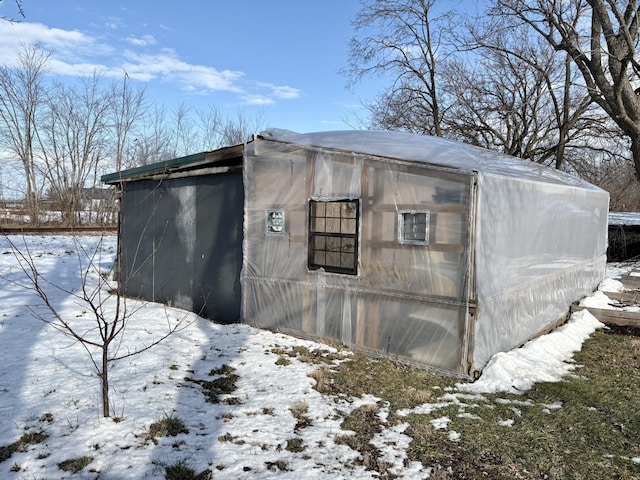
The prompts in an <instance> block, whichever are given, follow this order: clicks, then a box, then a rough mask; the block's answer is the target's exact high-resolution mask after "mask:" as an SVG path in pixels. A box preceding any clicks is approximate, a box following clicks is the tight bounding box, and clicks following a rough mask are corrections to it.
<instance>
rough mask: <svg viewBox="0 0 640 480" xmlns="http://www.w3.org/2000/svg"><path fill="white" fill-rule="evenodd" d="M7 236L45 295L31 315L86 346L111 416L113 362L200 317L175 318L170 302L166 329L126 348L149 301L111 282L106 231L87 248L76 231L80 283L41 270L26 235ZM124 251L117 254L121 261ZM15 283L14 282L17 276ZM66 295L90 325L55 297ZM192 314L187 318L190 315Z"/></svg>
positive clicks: (30, 282) (29, 280)
mask: <svg viewBox="0 0 640 480" xmlns="http://www.w3.org/2000/svg"><path fill="white" fill-rule="evenodd" d="M6 240H7V241H8V243H9V244H10V246H11V249H12V253H13V255H14V256H15V258H16V260H17V261H18V264H19V266H20V268H21V269H22V272H23V273H24V274H25V276H26V282H25V283H23V284H21V286H22V287H23V288H25V289H27V290H30V291H31V292H33V293H34V294H35V295H37V297H39V299H40V300H41V305H40V307H42V306H44V307H45V308H44V311H43V310H42V309H41V308H37V307H34V306H29V307H28V308H29V310H30V311H31V313H32V315H33V316H34V317H35V318H37V319H38V320H41V321H43V322H44V323H46V324H47V325H49V326H50V327H52V328H54V329H56V330H58V331H60V332H61V333H63V334H64V335H66V336H68V337H70V338H71V339H73V340H74V341H76V342H78V343H79V344H80V345H81V346H82V347H83V348H84V350H85V351H86V353H87V355H88V357H89V359H90V360H91V364H92V366H93V369H94V371H95V373H96V375H97V376H98V378H99V379H100V384H101V390H102V412H103V415H104V417H110V416H111V409H110V403H109V368H110V366H111V365H112V364H113V362H116V361H118V360H122V359H124V358H128V357H131V356H134V355H138V354H141V353H143V352H145V351H146V350H149V349H150V348H152V347H154V346H155V345H158V344H159V343H160V342H162V341H163V340H165V339H166V338H167V337H169V336H170V335H171V334H173V333H175V332H177V331H180V330H183V329H185V328H187V327H188V326H189V325H191V324H192V323H193V322H194V321H195V319H196V318H197V317H196V316H194V315H191V314H190V313H187V312H185V314H184V315H182V316H181V317H179V318H177V319H172V318H171V316H170V314H169V312H168V310H167V307H165V319H166V329H165V330H164V331H163V332H162V333H161V334H160V335H159V336H158V337H156V338H154V339H153V340H151V341H149V342H147V343H143V344H141V345H138V346H136V347H134V348H131V347H129V348H126V349H125V348H124V347H123V340H124V337H125V334H126V330H127V327H128V325H129V323H130V322H131V321H132V319H133V318H134V316H135V314H136V312H137V311H139V310H140V309H141V308H142V307H143V306H144V305H145V304H144V303H141V302H132V301H129V302H128V301H127V299H126V298H125V297H124V296H123V295H122V294H121V289H120V286H119V285H117V286H115V287H114V286H113V285H112V284H111V282H110V280H109V279H110V277H111V273H110V272H104V271H101V270H100V264H101V260H102V258H101V256H102V245H103V240H104V238H103V237H101V238H100V241H99V242H98V246H97V248H95V249H91V250H89V249H87V248H85V247H84V246H83V245H82V243H81V242H80V241H79V239H78V238H77V237H73V242H74V250H73V254H74V255H75V257H76V260H77V262H78V270H79V277H80V278H79V280H80V282H79V287H77V288H76V289H74V288H73V286H70V285H62V284H61V283H60V282H58V281H53V280H50V279H49V278H47V277H48V276H45V275H43V274H41V272H40V269H39V267H38V265H37V261H36V259H35V258H34V255H33V254H32V252H31V249H30V247H29V245H28V243H27V241H26V239H25V238H24V237H22V242H21V244H20V245H17V244H16V243H15V242H14V240H12V239H11V238H10V237H6ZM118 258H119V256H116V262H118V261H119V260H118ZM12 283H15V281H13V282H12ZM59 295H62V296H64V297H65V298H68V299H73V301H74V302H75V303H76V304H77V305H78V306H79V307H80V308H81V309H82V311H83V312H89V314H90V319H91V320H90V321H89V327H88V326H87V321H86V320H84V319H80V318H79V317H78V316H76V315H75V314H73V313H70V312H69V310H65V309H64V308H63V307H61V306H60V305H59V303H58V301H56V297H57V296H59ZM189 317H190V318H191V319H190V320H186V319H187V318H189Z"/></svg>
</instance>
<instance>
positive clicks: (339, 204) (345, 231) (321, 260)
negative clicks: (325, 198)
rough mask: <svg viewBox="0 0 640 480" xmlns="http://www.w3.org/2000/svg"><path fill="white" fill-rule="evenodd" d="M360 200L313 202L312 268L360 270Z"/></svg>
mask: <svg viewBox="0 0 640 480" xmlns="http://www.w3.org/2000/svg"><path fill="white" fill-rule="evenodd" d="M359 206H360V202H359V201H358V200H338V201H330V202H320V201H315V200H311V201H310V202H309V269H311V270H317V269H319V268H324V269H325V270H326V271H327V272H334V273H346V274H350V275H356V274H357V273H358V222H359V216H360V208H359Z"/></svg>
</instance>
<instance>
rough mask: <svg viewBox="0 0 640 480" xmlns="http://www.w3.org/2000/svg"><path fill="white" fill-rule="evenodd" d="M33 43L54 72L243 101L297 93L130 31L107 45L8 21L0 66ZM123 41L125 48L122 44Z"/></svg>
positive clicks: (0, 32) (0, 40)
mask: <svg viewBox="0 0 640 480" xmlns="http://www.w3.org/2000/svg"><path fill="white" fill-rule="evenodd" d="M108 38H112V37H108ZM34 43H38V44H40V45H42V46H43V47H44V48H46V49H48V50H52V51H53V52H54V55H53V57H52V59H51V63H50V69H51V73H52V74H54V75H64V76H85V75H92V74H93V73H94V72H96V71H97V72H100V73H102V74H104V75H106V76H110V77H116V78H119V77H121V76H122V75H123V72H126V73H127V75H128V76H129V78H131V79H135V80H138V81H140V82H152V81H163V82H170V83H174V84H176V85H177V87H178V88H181V89H183V90H185V91H188V92H192V93H205V94H206V93H209V92H214V91H225V92H231V93H235V94H237V95H238V97H239V99H240V100H241V101H242V102H243V103H244V104H247V105H272V104H274V103H276V102H277V101H279V100H291V99H296V98H299V97H300V95H301V92H300V90H299V89H297V88H294V87H291V86H287V85H275V84H273V83H268V82H257V81H249V80H247V79H246V74H245V73H244V72H242V71H239V70H220V69H217V68H215V67H212V66H207V65H198V64H192V63H187V62H185V61H183V60H181V59H180V57H179V55H178V54H177V53H176V52H175V51H174V50H173V49H168V48H164V49H157V48H156V49H155V51H152V50H150V49H151V48H153V47H154V45H156V44H157V40H156V38H155V37H153V36H152V35H141V36H136V35H130V36H128V37H124V38H120V39H112V42H111V43H108V42H106V41H104V40H103V39H102V38H98V37H93V36H91V35H88V34H86V33H83V32H80V31H76V30H63V29H59V28H51V27H48V26H46V25H43V24H41V23H30V22H21V23H15V24H7V25H6V28H3V29H0V64H2V65H9V66H11V65H15V63H16V52H17V51H18V50H19V49H20V48H21V47H22V46H24V45H31V44H34ZM125 44H127V45H128V47H127V48H121V47H122V46H123V45H125ZM142 49H144V50H145V51H144V53H142Z"/></svg>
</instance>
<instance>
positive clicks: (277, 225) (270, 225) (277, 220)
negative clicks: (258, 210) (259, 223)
mask: <svg viewBox="0 0 640 480" xmlns="http://www.w3.org/2000/svg"><path fill="white" fill-rule="evenodd" d="M265 229H266V233H267V235H284V210H267V219H266V224H265Z"/></svg>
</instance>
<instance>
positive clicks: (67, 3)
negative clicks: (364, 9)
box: [0, 0, 382, 132]
mask: <svg viewBox="0 0 640 480" xmlns="http://www.w3.org/2000/svg"><path fill="white" fill-rule="evenodd" d="M23 7H24V11H25V14H26V18H25V19H23V20H22V21H21V22H20V23H14V24H11V23H8V22H1V23H0V63H3V64H12V63H13V62H15V52H16V50H17V49H18V48H19V46H20V44H29V43H32V42H35V41H39V42H41V43H42V44H43V45H44V46H45V47H47V48H52V49H54V50H55V55H54V62H53V63H52V73H54V74H56V75H59V76H61V78H63V79H64V78H71V77H73V76H78V75H91V74H92V73H93V71H94V70H95V69H96V68H97V69H98V70H100V71H103V72H104V74H105V75H106V76H108V77H113V78H123V75H124V72H125V71H126V72H127V75H128V77H129V78H130V79H132V80H134V81H136V82H139V85H144V86H145V89H146V96H147V99H148V100H150V101H152V102H154V103H158V104H164V105H166V106H167V107H169V108H174V107H175V106H177V105H178V104H185V105H190V106H193V107H194V108H202V109H205V108H207V107H208V106H209V105H215V106H216V108H218V109H219V110H220V111H221V112H222V113H223V114H224V115H228V116H233V115H235V114H237V112H239V111H240V110H242V111H244V113H245V115H247V116H248V117H250V118H253V117H254V115H258V114H262V116H263V117H264V123H265V126H270V127H278V128H287V129H290V130H294V131H300V132H306V131H318V130H337V129H348V128H351V127H350V126H349V124H348V122H353V121H355V117H356V114H357V113H358V112H360V114H362V113H363V112H362V102H363V101H366V100H369V99H371V98H373V97H374V96H375V95H376V94H377V93H378V92H379V91H380V90H381V88H382V87H381V84H380V83H379V82H376V81H374V80H371V81H368V82H364V83H362V84H359V85H358V86H357V87H356V89H355V90H354V91H352V92H350V91H347V90H346V89H345V83H346V82H345V78H344V76H342V75H341V74H340V73H339V72H338V70H339V69H340V68H344V67H346V65H347V58H348V45H347V43H348V41H349V39H350V38H351V36H352V33H353V30H352V27H351V21H352V20H353V19H354V18H355V15H356V13H357V12H358V10H359V8H360V3H359V1H358V0H322V1H317V0H273V1H271V2H265V1H260V0H233V1H230V0H209V1H207V0H183V1H181V2H177V1H175V0H174V1H169V0H155V1H150V0H137V1H136V0H129V1H123V0H110V1H102V0H84V1H82V0H55V1H53V0H23ZM0 15H3V16H7V17H17V10H16V7H15V2H14V0H3V1H1V3H0ZM345 122H347V123H345Z"/></svg>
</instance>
